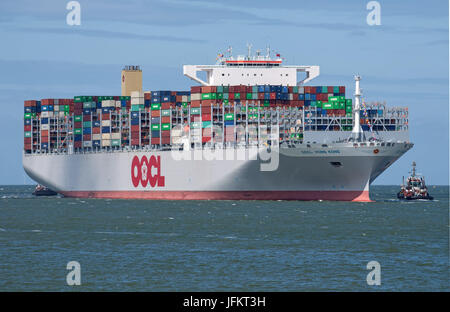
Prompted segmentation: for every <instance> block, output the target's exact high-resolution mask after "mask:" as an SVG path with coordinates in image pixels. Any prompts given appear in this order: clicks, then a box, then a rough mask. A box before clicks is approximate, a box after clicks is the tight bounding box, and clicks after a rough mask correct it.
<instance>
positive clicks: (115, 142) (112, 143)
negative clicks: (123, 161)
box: [111, 139, 120, 146]
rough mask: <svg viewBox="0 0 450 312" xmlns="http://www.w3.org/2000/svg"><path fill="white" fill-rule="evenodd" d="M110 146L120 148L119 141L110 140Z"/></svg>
mask: <svg viewBox="0 0 450 312" xmlns="http://www.w3.org/2000/svg"><path fill="white" fill-rule="evenodd" d="M111 146H120V139H116V140H111Z"/></svg>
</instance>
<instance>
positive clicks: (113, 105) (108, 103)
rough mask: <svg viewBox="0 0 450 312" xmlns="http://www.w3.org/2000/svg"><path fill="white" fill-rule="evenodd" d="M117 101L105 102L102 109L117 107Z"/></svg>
mask: <svg viewBox="0 0 450 312" xmlns="http://www.w3.org/2000/svg"><path fill="white" fill-rule="evenodd" d="M115 105H116V101H114V100H103V101H102V107H115Z"/></svg>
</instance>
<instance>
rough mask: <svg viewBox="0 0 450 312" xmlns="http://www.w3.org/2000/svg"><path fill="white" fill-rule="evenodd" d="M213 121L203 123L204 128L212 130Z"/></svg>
mask: <svg viewBox="0 0 450 312" xmlns="http://www.w3.org/2000/svg"><path fill="white" fill-rule="evenodd" d="M211 125H212V124H211V121H203V122H202V128H210V127H211Z"/></svg>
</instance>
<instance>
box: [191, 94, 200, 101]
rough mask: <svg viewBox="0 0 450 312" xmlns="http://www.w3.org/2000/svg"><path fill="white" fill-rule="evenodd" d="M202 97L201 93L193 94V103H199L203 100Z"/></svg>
mask: <svg viewBox="0 0 450 312" xmlns="http://www.w3.org/2000/svg"><path fill="white" fill-rule="evenodd" d="M201 98H202V96H201V94H200V93H192V94H191V101H199V100H201Z"/></svg>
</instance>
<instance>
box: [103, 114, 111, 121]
mask: <svg viewBox="0 0 450 312" xmlns="http://www.w3.org/2000/svg"><path fill="white" fill-rule="evenodd" d="M110 119H111V115H110V114H102V120H110Z"/></svg>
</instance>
